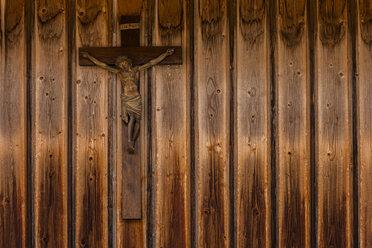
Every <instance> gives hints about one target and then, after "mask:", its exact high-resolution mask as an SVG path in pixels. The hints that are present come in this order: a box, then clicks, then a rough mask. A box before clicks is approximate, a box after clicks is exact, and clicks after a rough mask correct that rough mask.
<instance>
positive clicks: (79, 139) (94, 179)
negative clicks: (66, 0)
mask: <svg viewBox="0 0 372 248" xmlns="http://www.w3.org/2000/svg"><path fill="white" fill-rule="evenodd" d="M76 8H77V18H76V39H77V40H76V47H77V48H78V47H82V46H106V45H107V43H108V36H109V34H108V20H107V10H108V9H107V8H108V6H107V2H106V1H100V0H94V1H91V0H89V1H88V0H77V2H76ZM77 50H78V49H76V51H77ZM77 65H78V61H76V72H75V73H76V74H75V75H76V81H75V83H76V85H75V92H74V95H73V97H74V98H75V99H74V102H75V103H76V105H75V106H74V115H75V117H74V118H75V119H74V126H75V130H76V134H74V135H75V137H74V168H75V179H74V180H75V185H76V187H75V189H74V190H75V198H76V205H75V213H76V219H75V225H76V229H75V230H76V231H75V237H76V238H75V245H76V246H77V247H107V245H108V243H107V241H108V240H107V235H108V233H107V231H108V224H107V220H108V216H107V197H108V195H107V185H108V182H107V166H108V165H107V163H108V158H107V156H108V153H107V149H108V141H107V137H108V118H109V116H108V109H107V105H108V80H107V72H105V71H103V70H102V69H99V68H97V67H95V68H82V67H79V66H77Z"/></svg>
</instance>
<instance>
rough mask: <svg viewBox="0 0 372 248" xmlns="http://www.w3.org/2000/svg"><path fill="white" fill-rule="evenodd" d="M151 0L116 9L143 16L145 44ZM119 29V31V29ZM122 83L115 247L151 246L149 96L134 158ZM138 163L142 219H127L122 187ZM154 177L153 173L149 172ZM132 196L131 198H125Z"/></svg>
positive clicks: (124, 0) (125, 0)
mask: <svg viewBox="0 0 372 248" xmlns="http://www.w3.org/2000/svg"><path fill="white" fill-rule="evenodd" d="M147 8H148V1H142V0H141V1H131V0H120V1H118V5H117V9H118V15H119V17H120V16H121V15H125V16H129V15H133V16H141V30H140V42H141V44H140V45H146V40H145V39H144V36H145V34H147V32H148V30H147V27H146V25H145V24H146V23H147V20H146V19H145V18H147V15H146V13H147V11H149V10H148V9H147ZM117 32H120V31H119V30H118V31H117ZM120 42H121V41H120V37H118V40H117V43H118V45H119V44H120ZM147 83H148V82H147V80H146V79H145V75H144V74H143V73H142V74H141V75H140V92H141V95H142V96H146V95H147V94H145V92H146V91H145V89H146V88H147ZM122 90H123V88H122V85H121V83H120V81H119V79H117V83H116V133H117V135H116V137H117V141H116V144H117V145H116V151H117V152H116V247H124V248H132V247H138V248H140V247H148V246H147V242H146V238H147V234H146V231H147V227H146V224H147V208H148V207H149V205H148V203H147V194H146V192H147V188H146V187H147V184H146V179H147V167H146V165H147V152H148V150H147V144H148V137H147V136H148V132H147V128H148V127H147V111H148V102H147V98H146V97H142V101H143V105H142V106H143V118H142V120H141V130H140V135H139V137H138V139H137V142H136V153H138V154H136V156H135V157H134V158H133V156H132V155H128V154H127V153H126V139H127V138H126V137H127V136H126V135H127V126H126V125H125V124H124V123H123V121H122V120H121V118H120V113H121V99H120V93H121V92H122ZM128 163H131V164H135V165H136V166H138V168H136V171H137V173H140V175H139V178H137V179H132V180H135V181H137V182H138V180H139V182H140V183H141V185H140V186H141V188H140V190H141V196H142V199H141V201H142V208H141V209H139V210H140V214H141V220H124V219H123V200H125V199H123V197H125V196H124V195H123V189H124V184H125V183H126V178H128V175H126V174H125V173H126V172H125V169H124V166H125V164H128ZM149 176H150V177H151V175H149ZM126 200H130V199H126Z"/></svg>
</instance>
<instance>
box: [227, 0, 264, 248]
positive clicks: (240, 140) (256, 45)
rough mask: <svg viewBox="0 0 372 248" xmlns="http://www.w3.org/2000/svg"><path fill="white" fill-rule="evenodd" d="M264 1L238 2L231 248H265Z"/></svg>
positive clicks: (247, 0)
mask: <svg viewBox="0 0 372 248" xmlns="http://www.w3.org/2000/svg"><path fill="white" fill-rule="evenodd" d="M267 4H268V1H262V0H255V1H250V0H240V1H238V5H237V11H238V13H239V15H238V30H237V32H236V33H237V40H236V42H235V46H236V80H237V82H236V84H237V85H236V93H235V94H236V96H235V97H236V100H235V111H236V129H235V137H236V138H235V142H236V143H235V150H234V154H235V156H236V159H235V161H236V172H235V175H236V176H235V177H236V189H235V192H236V193H235V194H236V202H235V204H236V222H237V227H236V228H237V229H236V236H237V247H270V238H269V237H270V232H269V230H270V189H269V175H270V156H269V151H270V149H269V143H270V125H269V107H268V104H269V85H270V82H269V75H268V73H267V71H266V70H263V68H268V63H269V59H268V58H269V52H268V33H267V30H265V26H266V24H267V15H266V10H267V8H266V7H267Z"/></svg>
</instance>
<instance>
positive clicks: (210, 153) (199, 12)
mask: <svg viewBox="0 0 372 248" xmlns="http://www.w3.org/2000/svg"><path fill="white" fill-rule="evenodd" d="M195 16H196V22H195V25H196V28H195V30H196V33H195V47H196V50H195V55H194V56H195V63H196V65H195V75H196V76H195V80H196V81H195V92H196V93H195V95H196V96H197V98H196V103H195V104H196V109H195V110H196V124H195V127H196V130H195V131H196V134H197V136H196V146H195V149H196V153H195V155H196V157H197V160H196V168H197V178H196V186H197V206H196V207H197V225H198V227H197V229H198V233H197V235H198V236H197V244H198V246H199V247H228V246H229V242H230V235H233V234H230V232H229V222H230V220H229V217H230V207H233V206H230V204H229V203H230V192H229V161H230V158H229V151H228V149H229V136H230V131H229V130H230V126H229V121H230V116H229V111H230V104H229V103H230V99H229V96H230V89H229V85H230V82H229V68H230V66H229V64H228V63H229V61H230V59H229V58H230V56H229V53H228V51H229V43H228V42H229V40H228V37H229V36H228V35H227V34H228V33H229V30H228V25H227V1H225V0H200V1H197V6H196V8H195Z"/></svg>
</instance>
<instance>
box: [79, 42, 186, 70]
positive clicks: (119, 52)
mask: <svg viewBox="0 0 372 248" xmlns="http://www.w3.org/2000/svg"><path fill="white" fill-rule="evenodd" d="M169 48H174V53H173V54H172V55H170V56H168V57H166V58H165V59H164V60H163V61H162V62H160V63H159V64H160V65H179V64H182V48H181V47H164V46H163V47H160V46H154V47H81V48H80V49H79V65H81V66H92V65H94V64H93V62H92V61H90V60H89V59H87V58H83V57H82V56H81V53H82V52H88V53H89V54H90V55H92V56H93V57H95V58H96V59H98V60H100V61H101V62H103V63H105V64H108V65H114V64H115V61H116V59H117V58H118V57H120V56H127V57H128V58H130V59H131V60H132V62H133V65H142V64H145V63H147V62H149V61H150V60H152V59H154V58H156V57H158V56H159V55H161V54H162V53H164V52H166V51H167V49H169Z"/></svg>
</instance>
